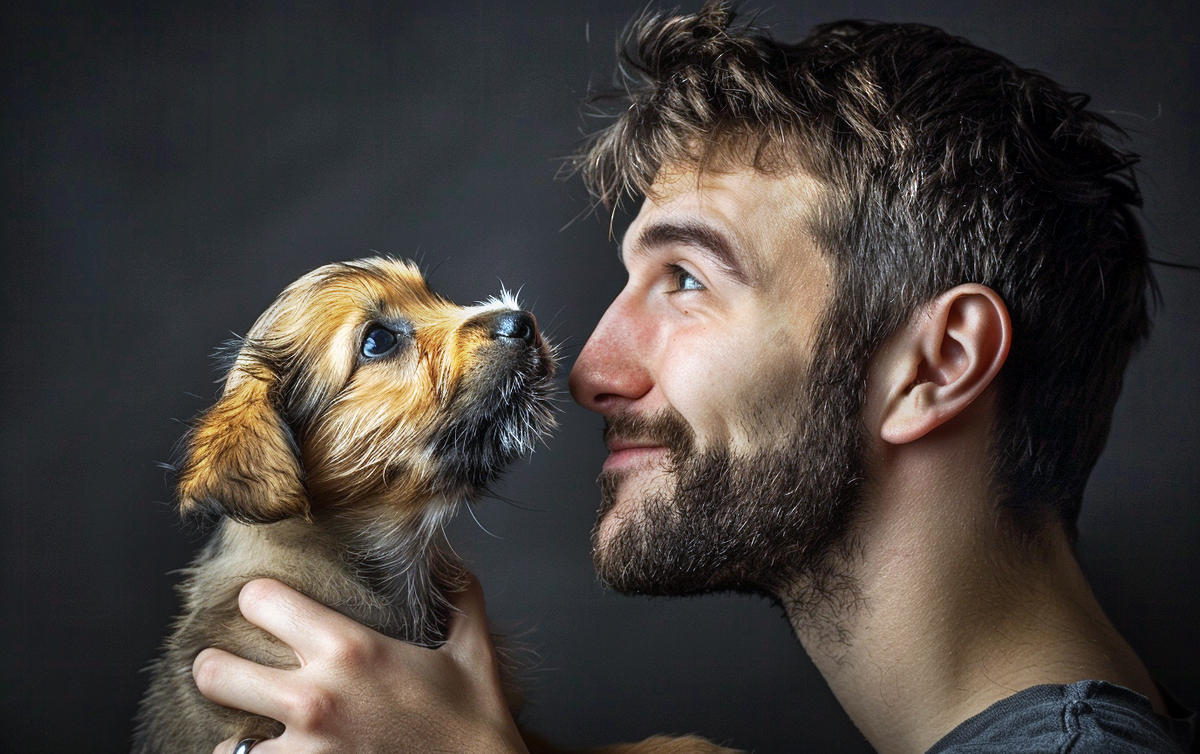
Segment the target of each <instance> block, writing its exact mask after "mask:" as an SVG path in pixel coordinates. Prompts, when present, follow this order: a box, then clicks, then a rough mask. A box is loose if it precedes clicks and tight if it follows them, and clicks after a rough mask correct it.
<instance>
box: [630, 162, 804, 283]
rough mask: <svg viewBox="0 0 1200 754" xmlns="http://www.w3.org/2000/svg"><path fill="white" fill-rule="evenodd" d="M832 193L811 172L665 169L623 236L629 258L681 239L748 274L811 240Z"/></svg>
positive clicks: (723, 263) (648, 192) (746, 169)
mask: <svg viewBox="0 0 1200 754" xmlns="http://www.w3.org/2000/svg"><path fill="white" fill-rule="evenodd" d="M825 196H826V190H825V188H824V186H823V185H822V184H821V183H820V182H819V181H817V179H815V178H812V177H811V176H809V175H807V174H806V173H802V172H799V171H789V172H788V173H786V174H782V175H780V174H771V173H764V172H761V171H758V170H754V169H752V168H749V167H747V168H745V169H742V170H724V171H719V172H718V171H700V170H695V169H674V170H668V169H664V170H662V171H660V172H659V175H658V176H657V177H656V179H655V181H654V183H653V185H652V186H651V187H650V189H649V190H648V191H647V194H646V198H645V200H644V201H643V203H642V207H641V210H640V211H639V213H638V216H637V217H636V218H635V219H634V221H633V223H632V224H631V225H630V227H629V230H628V232H626V234H625V236H624V237H623V238H622V239H621V243H620V245H619V247H618V254H619V255H620V256H621V258H622V260H625V259H627V257H628V255H629V254H636V253H638V252H639V251H640V250H642V249H643V248H644V247H645V246H648V245H657V244H660V243H670V242H679V243H684V244H687V245H690V246H696V247H699V248H701V249H707V250H710V251H712V252H713V253H712V256H713V257H714V258H715V259H716V260H717V261H718V262H721V263H722V265H723V266H726V267H729V268H734V269H736V268H737V267H738V264H736V263H737V262H740V263H741V267H742V268H743V269H744V270H745V271H746V273H747V275H749V274H750V273H751V272H752V271H753V268H755V267H759V266H761V265H763V264H765V265H766V266H767V267H770V266H772V261H773V257H774V256H775V254H773V253H772V252H773V251H778V248H779V247H780V246H781V245H786V246H788V247H792V248H794V247H795V244H796V242H797V241H800V240H802V239H801V238H800V236H803V237H805V238H806V239H807V240H811V238H812V233H811V223H812V221H813V220H814V219H815V218H816V217H817V213H818V212H819V207H820V204H821V202H822V200H823V199H824V197H825Z"/></svg>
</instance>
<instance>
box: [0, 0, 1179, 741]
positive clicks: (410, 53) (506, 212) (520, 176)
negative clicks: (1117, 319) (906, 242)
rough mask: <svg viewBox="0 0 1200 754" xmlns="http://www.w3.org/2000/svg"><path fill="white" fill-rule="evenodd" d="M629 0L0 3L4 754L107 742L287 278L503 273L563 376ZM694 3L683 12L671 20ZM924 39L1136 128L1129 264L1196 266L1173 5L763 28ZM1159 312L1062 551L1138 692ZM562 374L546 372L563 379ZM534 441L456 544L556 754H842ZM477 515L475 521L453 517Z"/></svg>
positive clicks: (801, 691) (935, 5) (579, 322)
mask: <svg viewBox="0 0 1200 754" xmlns="http://www.w3.org/2000/svg"><path fill="white" fill-rule="evenodd" d="M642 4H643V0H627V1H625V2H619V3H608V4H605V5H602V6H598V5H595V4H586V5H585V4H580V3H574V2H527V3H523V4H521V5H509V4H501V3H495V2H468V3H459V4H447V5H444V6H438V7H436V8H435V7H433V6H431V5H428V4H421V5H410V4H406V3H385V2H375V3H367V4H358V5H354V6H350V5H349V4H346V5H344V6H343V5H338V4H335V3H329V2H324V3H322V2H312V3H282V4H272V3H262V4H258V5H257V6H256V7H255V8H253V9H246V8H244V7H243V4H242V3H219V2H217V3H207V4H197V6H198V7H185V6H184V5H182V4H176V3H169V2H143V3H122V4H115V3H114V4H111V5H105V4H92V5H89V6H86V7H83V6H80V7H75V6H72V5H64V4H58V3H44V2H43V3H36V4H30V3H23V4H18V5H16V6H13V5H10V6H8V9H7V10H5V11H4V12H3V13H4V14H5V16H4V40H3V52H2V53H0V54H2V55H3V59H4V77H3V84H4V99H3V114H2V115H0V122H2V123H3V144H2V147H3V152H2V153H3V177H4V198H3V213H4V216H3V217H4V219H3V230H2V232H3V304H2V306H3V317H2V332H3V338H4V355H5V364H4V370H3V391H2V393H0V395H2V400H3V434H2V435H0V464H2V465H0V480H2V483H0V489H2V490H3V493H2V494H3V496H4V500H3V506H2V508H0V542H2V548H3V549H2V553H3V555H2V561H0V562H2V563H3V566H2V568H3V570H2V571H0V590H2V591H0V594H2V605H0V632H2V637H3V644H2V655H0V731H2V733H0V748H3V747H10V748H9V750H11V751H20V752H50V751H55V752H63V751H89V752H119V751H122V750H124V749H125V748H126V747H127V741H128V735H129V729H130V725H129V720H130V718H131V716H132V715H133V713H134V709H135V706H136V703H137V698H138V695H139V694H140V692H141V689H142V688H143V685H144V683H145V676H144V675H142V674H139V672H138V669H139V668H141V667H142V666H144V665H145V664H146V663H147V662H148V661H149V660H150V658H151V657H152V656H153V655H154V653H155V649H156V646H157V645H158V642H159V640H160V637H161V636H162V634H163V633H164V631H165V629H166V625H167V621H168V619H169V616H170V615H171V614H172V612H173V611H174V609H175V598H174V595H173V593H172V589H171V585H172V583H173V582H174V581H175V578H174V577H172V576H170V575H168V572H169V571H171V570H172V569H176V568H180V567H182V566H183V565H185V564H186V563H187V562H188V560H189V558H190V555H191V553H192V552H193V550H194V549H195V548H196V547H197V546H198V540H197V539H196V538H195V537H193V536H189V535H188V534H186V533H184V532H183V531H182V530H181V529H180V528H179V527H178V526H177V524H176V521H175V517H174V514H173V512H172V510H171V508H170V506H169V505H168V502H169V500H170V492H169V490H168V489H167V488H166V486H165V484H164V472H163V471H162V470H160V469H159V468H157V467H156V465H155V464H156V462H159V461H166V460H168V459H169V458H170V456H171V450H172V445H173V443H174V442H175V441H176V439H177V438H178V437H179V436H180V434H181V433H182V431H183V424H182V423H181V421H182V420H186V419H188V418H190V417H191V416H193V415H194V414H195V413H197V412H198V411H199V410H201V409H202V408H203V407H204V406H206V405H207V404H208V403H209V402H210V401H211V400H212V398H213V396H214V390H215V387H214V384H213V378H214V373H213V371H212V364H211V362H210V360H209V358H208V354H210V353H211V352H212V351H213V350H214V348H215V347H216V346H217V345H218V344H219V343H220V342H221V341H223V340H224V339H226V338H227V337H229V333H230V332H231V331H234V332H244V331H245V329H246V328H247V327H248V326H249V325H250V323H251V322H252V321H253V320H254V318H255V316H256V315H257V314H258V313H259V312H260V311H261V310H262V309H263V308H264V307H265V306H266V305H267V304H268V303H269V302H270V301H271V300H272V298H273V297H274V295H275V294H276V293H277V292H278V291H279V290H280V289H281V288H282V287H283V286H284V285H285V284H287V283H288V282H289V281H291V280H292V279H293V278H295V277H297V276H298V275H300V274H301V273H303V272H305V271H307V270H309V269H311V268H313V267H315V266H317V265H320V264H322V263H324V262H328V261H332V260H338V259H347V258H354V257H359V256H364V255H368V254H371V253H373V252H380V253H385V254H392V255H398V256H406V257H416V258H417V259H420V260H423V263H424V265H425V267H426V268H427V269H430V270H433V273H432V281H433V283H434V285H435V286H436V287H438V288H439V289H440V290H441V291H442V292H444V293H445V294H447V295H448V296H450V297H452V298H454V299H456V300H458V301H460V302H471V301H475V300H478V299H481V298H484V297H486V296H488V295H490V294H493V293H495V292H496V291H497V290H498V288H499V285H500V281H503V282H504V283H505V284H507V285H509V286H514V287H515V286H521V287H522V288H523V293H522V296H523V298H524V300H525V301H526V303H527V304H529V305H531V306H532V307H533V309H534V310H535V311H536V313H537V314H538V316H539V318H540V320H541V322H542V323H543V325H545V326H546V327H547V329H548V330H549V331H550V332H551V333H552V334H553V336H554V337H555V338H556V339H557V340H558V341H560V342H562V343H564V344H565V348H564V350H565V353H566V354H567V357H568V358H567V359H566V362H567V363H566V365H565V366H567V367H569V365H570V362H571V360H572V358H573V357H574V355H575V354H577V353H578V350H579V347H580V345H581V344H582V342H583V339H584V338H586V336H587V334H588V333H589V331H590V330H591V328H592V327H593V325H594V324H595V322H596V321H597V319H598V318H599V316H600V314H601V312H602V311H603V309H604V307H605V306H606V304H607V303H608V302H609V301H610V300H611V298H612V297H613V295H614V294H615V293H616V292H617V291H618V290H619V286H620V285H621V281H622V272H621V269H620V266H619V265H618V263H617V260H616V257H615V255H614V247H613V245H612V243H611V242H610V241H609V240H608V239H607V238H606V228H605V224H604V223H603V222H599V221H596V220H594V219H583V220H579V221H577V222H574V223H573V224H572V223H571V221H572V219H573V218H576V216H577V215H579V214H580V213H581V212H582V211H583V210H585V209H586V206H587V205H586V202H585V199H584V197H583V192H582V190H581V188H580V187H579V186H578V185H577V183H573V182H569V183H566V184H564V183H560V182H555V180H554V175H555V171H556V168H557V166H558V163H557V162H556V158H557V157H560V156H562V155H564V154H567V153H568V152H570V151H571V149H572V148H573V146H574V145H575V144H576V142H577V140H578V137H579V133H580V128H581V127H587V128H590V127H591V126H590V125H589V126H584V123H583V120H582V119H581V117H580V116H579V115H578V110H577V105H578V103H579V101H580V100H581V98H582V97H583V96H584V95H585V94H586V93H587V91H588V88H589V82H590V84H591V85H592V86H593V87H605V86H607V84H608V82H609V81H610V70H611V64H612V59H613V55H612V45H613V38H614V33H615V30H616V29H618V28H619V27H620V26H621V25H623V24H624V23H625V21H626V20H627V19H628V18H629V17H630V16H631V15H632V14H634V13H635V12H636V11H638V10H640V8H641V7H642ZM696 5H697V4H696V3H692V2H689V3H688V5H687V6H685V7H686V8H687V9H694V7H695V6H696ZM847 16H857V17H876V18H885V19H895V20H919V21H925V22H930V23H934V24H937V25H941V26H943V27H945V28H947V29H949V30H951V31H953V32H956V33H960V34H963V35H965V36H967V37H969V38H971V39H972V40H974V41H976V42H978V43H980V44H982V45H984V46H988V47H991V48H994V49H996V50H999V51H1001V52H1003V53H1005V54H1007V55H1008V56H1010V57H1012V58H1013V59H1014V60H1016V61H1018V62H1019V63H1021V64H1024V65H1028V66H1032V67H1036V68H1039V69H1042V70H1044V71H1046V72H1048V73H1049V74H1051V75H1052V76H1053V77H1055V78H1057V79H1058V80H1060V81H1061V82H1063V83H1064V84H1065V85H1066V86H1067V87H1069V88H1072V89H1079V90H1083V91H1087V92H1089V93H1091V94H1092V95H1094V97H1095V106H1096V107H1097V108H1098V109H1100V110H1104V111H1109V112H1111V113H1113V117H1114V118H1115V119H1116V120H1117V121H1118V122H1119V123H1120V124H1122V125H1123V126H1125V127H1127V128H1129V129H1132V130H1133V131H1134V132H1135V134H1134V136H1133V140H1132V146H1133V148H1134V149H1135V150H1136V151H1139V152H1141V153H1142V154H1143V155H1144V157H1145V159H1144V163H1143V169H1142V177H1143V186H1144V189H1145V194H1146V199H1147V207H1148V210H1147V212H1146V215H1145V217H1146V221H1147V224H1148V227H1149V234H1150V238H1151V241H1152V244H1153V250H1154V254H1155V255H1156V256H1157V257H1159V258H1162V259H1169V260H1175V261H1189V262H1192V263H1196V262H1200V254H1198V252H1197V249H1196V243H1195V240H1194V239H1195V237H1196V235H1197V233H1200V221H1198V218H1197V215H1196V210H1195V197H1196V196H1197V195H1198V194H1200V185H1198V178H1197V176H1198V175H1200V165H1198V164H1197V161H1196V155H1195V151H1194V150H1195V149H1196V147H1195V145H1194V141H1193V134H1194V133H1195V131H1196V125H1197V110H1196V107H1197V99H1198V98H1197V90H1196V83H1195V82H1196V76H1195V55H1196V49H1197V44H1198V40H1200V27H1198V24H1197V22H1196V17H1195V14H1194V13H1193V12H1192V10H1191V8H1190V7H1189V3H1186V2H1157V3H1146V2H1137V3H1130V2H1127V0H1105V1H1104V2H1096V0H1078V1H1074V2H1069V3H1053V2H1021V3H1005V4H999V3H972V4H970V5H969V6H965V5H962V4H960V3H957V2H946V1H944V0H938V1H936V2H934V1H932V0H931V1H929V2H909V3H891V2H887V3H885V2H836V1H834V0H825V1H824V2H809V3H803V4H801V3H778V4H775V5H774V6H773V7H772V9H771V10H770V11H769V12H768V13H767V15H766V16H765V17H764V20H765V21H767V22H769V23H771V24H773V25H774V26H775V28H776V33H777V34H778V35H780V36H795V35H797V34H799V33H800V32H801V31H803V30H804V29H806V28H807V27H808V26H810V25H811V24H814V23H818V22H824V21H828V20H833V19H835V18H839V17H847ZM1158 273H1159V279H1160V281H1161V283H1162V288H1163V294H1164V299H1165V306H1164V308H1163V309H1162V312H1161V314H1160V316H1159V318H1158V324H1157V329H1156V333H1155V336H1154V340H1153V342H1152V343H1151V344H1150V345H1149V347H1148V348H1146V349H1145V351H1144V352H1143V353H1142V354H1141V355H1140V356H1139V357H1138V359H1137V361H1136V362H1135V363H1134V365H1133V367H1132V368H1131V370H1130V373H1129V379H1128V382H1127V385H1126V390H1125V396H1124V398H1123V399H1122V402H1121V404H1120V406H1119V407H1118V412H1117V417H1116V423H1115V428H1114V431H1113V436H1112V439H1111V440H1110V442H1109V445H1108V450H1107V452H1106V453H1105V455H1104V457H1103V458H1102V460H1101V462H1100V466H1099V468H1098V469H1097V471H1096V473H1095V475H1094V477H1093V480H1092V483H1091V485H1090V487H1089V489H1088V500H1087V504H1086V508H1085V511H1084V514H1083V520H1082V531H1083V534H1082V541H1081V543H1080V552H1081V557H1082V559H1083V561H1084V563H1085V566H1086V568H1087V571H1088V573H1089V574H1090V576H1091V578H1092V580H1093V583H1094V584H1095V587H1096V590H1097V592H1098V594H1099V597H1100V600H1101V602H1103V603H1104V605H1105V606H1106V607H1107V608H1108V609H1109V610H1110V612H1111V615H1112V616H1113V618H1114V620H1115V621H1116V623H1117V624H1118V626H1119V627H1120V628H1121V629H1122V630H1123V631H1124V632H1125V633H1126V635H1127V636H1128V637H1129V638H1130V640H1131V641H1132V642H1133V643H1134V645H1135V646H1136V647H1137V648H1138V649H1139V650H1140V651H1141V652H1142V653H1143V656H1144V657H1145V658H1146V660H1147V662H1148V663H1149V665H1150V667H1151V669H1152V671H1153V672H1154V674H1155V675H1156V676H1157V678H1158V679H1160V681H1161V682H1163V683H1164V684H1166V685H1167V686H1168V687H1170V688H1172V689H1174V691H1175V692H1176V693H1177V694H1178V695H1179V696H1181V697H1182V698H1183V699H1184V700H1185V701H1186V702H1188V703H1189V704H1190V705H1192V706H1193V707H1195V706H1197V705H1200V660H1198V658H1197V652H1196V636H1197V631H1198V629H1200V607H1198V606H1197V604H1196V598H1197V595H1198V594H1200V591H1198V590H1197V588H1196V587H1197V583H1196V582H1197V574H1198V573H1200V568H1198V566H1200V556H1198V554H1197V545H1198V544H1200V513H1198V512H1197V502H1198V501H1200V473H1198V471H1197V469H1198V466H1200V464H1198V461H1200V452H1198V451H1200V428H1198V425H1200V422H1198V421H1197V419H1198V418H1200V417H1198V415H1197V414H1198V412H1197V400H1196V395H1197V392H1198V390H1200V377H1198V376H1197V369H1196V367H1197V365H1198V363H1200V360H1198V359H1197V355H1196V354H1197V349H1198V347H1200V335H1198V334H1197V329H1196V326H1195V323H1196V321H1197V318H1198V316H1200V295H1198V293H1200V275H1197V274H1195V273H1187V272H1180V271H1177V270H1173V269H1163V268H1160V269H1159V271H1158ZM564 374H565V369H564ZM561 419H562V429H561V430H560V431H559V432H558V434H557V435H556V436H555V437H554V438H553V439H552V440H550V442H549V448H548V449H543V450H540V451H539V452H538V453H537V454H536V455H535V456H534V458H533V459H532V461H531V462H529V463H525V462H522V463H520V464H518V465H517V467H516V468H515V470H514V471H513V473H512V474H511V475H510V476H509V478H508V482H507V483H506V484H505V485H504V487H503V488H502V493H503V495H504V496H505V497H507V498H509V499H511V500H512V501H515V503H516V504H514V505H510V504H507V503H505V502H501V501H496V500H492V501H488V502H486V503H485V504H483V505H481V506H480V507H479V508H478V509H477V511H476V516H477V517H478V520H479V523H480V524H481V526H476V524H475V522H473V521H472V520H471V518H470V516H468V515H465V514H464V516H463V517H462V518H461V519H460V521H459V522H458V524H457V525H456V528H455V531H454V532H453V536H454V541H455V544H456V547H457V548H458V549H459V550H460V552H462V553H463V554H465V555H467V556H468V557H469V558H470V559H471V561H472V563H473V564H474V568H475V570H476V571H477V572H478V573H479V575H480V577H481V578H482V580H483V582H484V585H485V587H486V589H487V593H488V598H489V606H490V612H491V615H492V617H493V619H494V620H495V621H496V622H497V623H498V624H499V625H500V626H502V627H506V628H507V630H509V631H510V632H514V633H522V632H524V634H525V641H526V643H528V644H529V645H531V646H532V647H534V648H536V649H537V651H538V652H539V654H540V656H541V661H540V664H539V665H538V667H537V669H536V671H535V672H534V673H533V680H532V682H531V685H530V696H531V707H530V710H529V718H530V720H531V721H532V722H533V723H534V724H535V726H536V727H538V728H540V729H542V730H544V731H546V732H548V733H550V734H551V735H553V736H555V737H557V738H558V739H560V740H561V741H563V742H567V743H571V744H582V743H588V742H602V741H612V740H617V739H631V738H640V737H643V736H646V735H649V734H652V733H657V732H676V733H682V732H688V731H700V732H702V733H704V734H706V735H709V736H712V737H714V738H717V739H724V740H731V741H733V742H735V743H736V744H738V745H740V746H742V747H745V748H748V749H754V750H756V751H759V752H785V751H795V750H798V749H804V750H811V751H839V752H854V751H866V750H867V747H866V746H865V744H864V743H863V741H862V739H861V737H860V736H859V735H858V733H857V732H856V731H855V729H854V727H853V726H852V725H851V724H850V722H849V721H848V719H847V718H846V717H845V716H844V714H843V713H842V712H841V711H840V709H839V708H838V706H837V704H836V703H835V701H834V700H833V699H832V697H831V696H830V694H829V692H828V690H827V689H826V688H825V686H824V684H823V683H822V681H821V679H820V677H819V676H818V675H817V674H816V673H815V671H814V670H813V669H812V668H811V667H810V665H809V662H808V660H807V659H806V658H805V656H804V654H803V652H802V651H801V649H800V647H799V646H798V645H797V644H796V643H795V642H794V641H793V639H792V637H791V634H790V631H789V629H788V627H787V625H786V623H785V622H784V621H783V620H782V619H781V617H780V616H779V614H778V613H777V612H776V611H775V610H774V609H773V608H771V607H769V606H768V605H767V604H766V603H764V602H761V601H756V600H748V599H740V598H709V599H702V600H686V601H655V602H652V601H647V600H643V599H629V598H623V597H618V596H615V595H611V594H606V593H604V592H603V591H601V589H600V588H599V587H598V586H597V585H596V583H595V580H594V577H593V574H592V570H591V564H590V558H589V554H588V545H587V534H588V530H589V527H590V525H591V522H592V517H593V511H594V509H595V505H596V497H597V496H596V493H595V490H594V488H593V486H592V479H593V478H594V476H595V474H596V472H597V470H598V468H599V466H600V463H601V460H602V458H603V455H604V450H603V448H602V446H601V443H600V435H599V427H600V422H599V421H598V420H597V418H596V417H595V416H592V415H589V414H587V413H586V412H584V411H582V410H580V409H578V408H577V407H575V406H573V405H570V404H568V405H567V406H566V407H565V410H564V413H563V415H562V417H561ZM482 527H486V529H487V530H488V531H489V532H491V533H492V534H494V535H495V537H494V538H493V537H491V536H489V535H487V534H485V533H483V532H482V531H481V528H482Z"/></svg>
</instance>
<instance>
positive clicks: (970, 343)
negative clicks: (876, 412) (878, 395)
mask: <svg viewBox="0 0 1200 754" xmlns="http://www.w3.org/2000/svg"><path fill="white" fill-rule="evenodd" d="M1011 345H1012V321H1011V320H1010V318H1009V316H1008V307H1006V306H1005V305H1004V301H1003V300H1002V299H1001V298H1000V296H999V295H998V294H997V293H996V292H995V291H993V290H992V289H991V288H988V287H986V286H983V285H978V284H975V283H968V284H965V285H960V286H956V287H954V288H951V289H950V290H948V291H946V292H945V293H943V294H941V295H940V296H938V297H937V298H935V299H933V301H931V302H929V303H928V304H927V305H926V306H924V307H922V308H921V309H920V310H918V311H917V312H916V313H915V314H914V316H913V318H912V320H911V321H910V322H909V323H908V324H907V325H905V326H904V327H903V328H902V329H901V330H900V331H899V332H897V333H896V335H894V336H893V338H892V342H890V343H889V344H888V346H887V347H886V348H885V349H883V351H882V352H881V355H882V356H883V357H884V358H883V363H881V364H877V365H876V366H877V367H878V369H877V370H874V371H875V373H874V374H873V378H874V379H876V380H879V381H881V382H882V384H881V385H880V386H879V388H880V390H881V391H882V392H883V396H884V397H883V404H882V413H881V414H880V419H879V426H880V430H879V432H880V437H881V438H882V439H883V440H884V441H886V442H889V443H893V444H897V445H899V444H903V443H907V442H912V441H913V440H917V439H919V438H921V437H924V436H925V435H926V434H928V433H929V432H931V431H932V430H934V429H935V428H937V427H939V426H941V425H942V424H944V423H945V422H947V421H949V420H950V419H953V418H954V417H955V416H958V414H959V413H961V412H962V411H963V409H965V408H966V407H967V406H969V405H971V403H972V402H973V401H974V400H975V399H976V398H978V397H979V396H980V394H981V393H983V391H984V390H986V389H987V387H988V386H989V385H990V384H992V381H993V380H994V379H995V377H996V375H997V374H998V373H999V371H1000V367H1002V366H1003V365H1004V360H1005V359H1006V358H1008V349H1009V347H1010V346H1011Z"/></svg>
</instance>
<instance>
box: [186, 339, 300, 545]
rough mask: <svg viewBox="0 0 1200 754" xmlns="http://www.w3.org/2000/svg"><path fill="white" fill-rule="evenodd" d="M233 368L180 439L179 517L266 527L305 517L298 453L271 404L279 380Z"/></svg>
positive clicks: (261, 371)
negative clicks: (214, 398)
mask: <svg viewBox="0 0 1200 754" xmlns="http://www.w3.org/2000/svg"><path fill="white" fill-rule="evenodd" d="M243 358H244V357H239V359H238V361H239V362H242V363H239V364H237V365H235V366H234V367H233V369H232V370H231V371H230V374H229V377H228V378H227V379H226V383H225V391H224V393H223V394H222V396H221V399H220V400H219V401H217V403H216V405H214V406H213V407H212V408H210V409H209V410H208V411H207V412H205V413H204V414H203V415H202V416H201V417H200V419H199V421H198V422H197V423H196V426H195V427H194V428H193V429H192V431H191V432H190V433H188V435H187V437H186V438H184V449H183V450H184V453H183V455H184V460H183V463H182V464H181V465H180V467H179V512H180V515H182V516H184V517H185V518H187V517H190V516H194V515H201V516H206V517H219V516H228V517H230V518H232V519H235V520H237V521H242V522H244V523H269V522H271V521H280V520H282V519H285V518H288V517H290V516H307V515H308V512H309V505H308V496H307V495H306V494H305V492H304V481H303V472H302V470H301V465H300V458H299V452H298V451H297V448H296V442H295V439H294V438H293V437H292V432H291V429H290V428H289V427H288V425H287V422H285V421H284V420H283V417H282V416H280V414H279V412H278V411H277V410H276V409H275V407H274V405H273V404H272V400H271V398H272V392H273V389H274V386H275V383H276V381H277V380H278V375H276V374H275V373H274V371H273V370H272V369H270V368H269V367H266V366H262V367H249V366H248V365H247V364H246V363H245V362H244V361H243Z"/></svg>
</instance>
